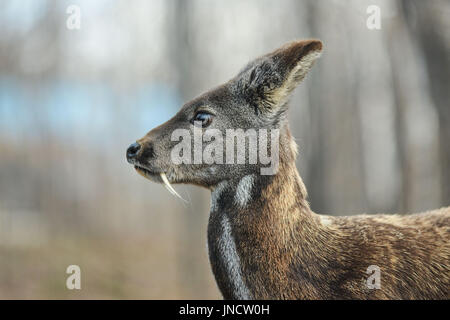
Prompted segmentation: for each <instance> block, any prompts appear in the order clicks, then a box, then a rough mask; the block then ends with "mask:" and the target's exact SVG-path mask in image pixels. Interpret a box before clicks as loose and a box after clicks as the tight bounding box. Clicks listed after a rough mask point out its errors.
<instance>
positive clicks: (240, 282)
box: [127, 40, 450, 299]
mask: <svg viewBox="0 0 450 320" xmlns="http://www.w3.org/2000/svg"><path fill="white" fill-rule="evenodd" d="M321 50H322V43H321V42H320V41H318V40H306V41H296V42H292V43H289V44H287V45H285V46H283V47H282V48H280V49H278V50H276V51H274V52H272V53H270V54H268V55H265V56H262V57H260V58H258V59H256V60H255V61H253V62H251V63H250V64H249V65H248V66H247V67H246V68H244V69H243V70H242V71H241V72H240V73H239V75H238V76H237V77H235V78H233V79H232V80H230V81H229V82H227V83H226V84H224V85H222V86H219V87H218V88H216V89H214V90H212V91H210V92H207V93H206V94H204V95H202V96H200V97H198V98H196V99H194V100H192V101H191V102H189V103H187V104H186V105H184V106H183V108H182V109H181V110H180V111H179V112H178V113H177V115H175V116H174V117H173V118H172V119H171V120H169V121H168V122H166V123H165V124H163V125H161V126H159V127H157V128H155V129H153V130H152V131H150V132H149V133H148V134H147V135H146V136H145V137H144V138H143V139H141V140H139V141H138V143H139V145H140V146H141V149H140V151H139V153H136V154H133V155H129V154H127V158H128V161H129V162H130V163H131V164H133V165H134V166H135V168H136V170H138V172H140V173H141V174H142V175H144V176H145V177H147V178H149V179H151V180H153V181H156V182H161V179H160V176H159V173H161V172H164V173H165V174H166V175H167V178H168V179H169V180H170V182H171V183H191V184H195V185H199V186H203V187H206V188H208V189H210V190H211V191H212V192H213V205H212V207H211V215H210V221H209V225H208V244H209V255H210V261H211V266H212V269H213V272H214V275H215V277H216V280H217V284H218V286H219V288H220V290H221V292H222V294H223V296H224V297H225V298H226V299H247V298H253V299H449V298H450V293H449V289H450V267H449V263H450V208H442V209H440V210H435V211H430V212H426V213H421V214H414V215H405V216H402V215H359V216H348V217H331V216H323V215H318V214H316V213H314V212H312V211H311V209H310V207H309V204H308V202H307V200H306V199H307V193H306V188H305V186H304V184H303V182H302V179H301V178H300V176H299V174H298V172H297V169H296V167H295V158H296V145H295V142H294V141H293V138H292V137H291V134H290V131H289V127H288V124H287V120H286V110H287V99H288V97H289V94H290V93H291V92H292V90H293V89H294V88H295V86H296V85H297V84H298V83H299V82H300V81H301V80H302V79H303V77H304V76H305V75H306V73H307V72H308V71H309V70H310V68H311V67H312V65H313V63H314V61H315V59H317V58H318V57H319V55H320V51H321ZM205 109H207V110H209V111H210V112H211V113H212V114H214V116H213V119H212V120H211V122H210V123H211V124H210V127H211V128H214V129H217V130H220V131H222V132H224V131H225V130H226V129H228V128H244V129H247V128H257V129H258V128H264V129H273V128H275V129H280V166H279V170H278V172H277V173H276V174H275V175H268V176H265V175H260V174H259V167H260V165H259V164H257V165H252V166H250V165H245V164H240V165H239V164H236V165H235V164H233V165H219V164H211V165H206V164H197V165H195V164H180V165H174V164H173V163H172V162H171V160H170V150H171V148H172V147H173V145H174V142H173V141H171V140H170V134H171V132H172V131H173V130H175V129H178V128H185V129H186V130H192V128H193V126H192V119H193V118H195V115H196V114H197V112H199V110H201V112H204V110H205ZM130 148H131V147H130ZM129 150H131V149H129ZM248 176H250V177H252V179H251V181H252V184H251V186H250V187H248V188H247V189H246V190H245V192H247V193H248V194H245V196H246V197H247V198H248V199H247V198H246V201H245V205H239V203H238V204H236V202H235V197H236V194H237V193H238V191H239V186H240V182H242V181H243V179H244V178H245V177H248ZM247 200H248V201H247ZM371 265H376V266H378V267H379V268H380V279H381V288H380V289H370V288H369V287H368V285H367V279H368V278H369V276H370V274H367V273H366V271H367V268H368V267H369V266H371Z"/></svg>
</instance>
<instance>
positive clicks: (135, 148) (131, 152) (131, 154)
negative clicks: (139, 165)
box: [127, 142, 141, 161]
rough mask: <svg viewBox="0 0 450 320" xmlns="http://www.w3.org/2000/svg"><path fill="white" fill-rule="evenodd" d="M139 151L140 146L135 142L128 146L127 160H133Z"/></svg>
mask: <svg viewBox="0 0 450 320" xmlns="http://www.w3.org/2000/svg"><path fill="white" fill-rule="evenodd" d="M139 150H141V145H140V144H139V143H137V142H135V143H133V144H132V145H130V146H129V147H128V149H127V160H128V161H131V160H133V159H134V158H136V156H137V154H138V153H139Z"/></svg>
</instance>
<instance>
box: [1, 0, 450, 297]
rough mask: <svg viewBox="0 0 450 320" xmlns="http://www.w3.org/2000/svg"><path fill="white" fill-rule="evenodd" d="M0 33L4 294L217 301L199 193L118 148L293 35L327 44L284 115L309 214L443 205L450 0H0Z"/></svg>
mask: <svg viewBox="0 0 450 320" xmlns="http://www.w3.org/2000/svg"><path fill="white" fill-rule="evenodd" d="M71 4H75V5H78V6H79V7H80V8H81V29H80V30H69V29H68V28H67V27H66V20H67V18H68V17H69V15H68V14H67V13H66V9H67V7H68V6H69V5H71ZM372 4H375V5H378V6H379V7H380V8H381V17H382V21H381V30H369V29H368V28H367V27H366V20H367V18H368V16H369V15H368V14H367V13H366V9H367V7H368V6H369V5H372ZM0 30H1V31H0V298H7V299H8V298H25V299H26V298H43V299H46V298H62V299H66V298H67V299H77V298H125V299H128V298H138V299H139V298H149V299H154V298H159V299H165V298H174V299H177V298H186V299H190V298H192V299H195V298H203V299H209V298H220V294H219V291H218V290H217V287H216V284H215V282H214V279H213V276H212V273H211V271H210V267H209V262H208V257H207V251H206V226H207V219H208V212H209V201H210V200H209V193H208V192H207V191H205V190H200V189H199V188H195V187H189V186H175V188H177V189H178V190H179V191H180V193H181V194H182V196H183V197H185V198H189V199H190V203H189V204H187V205H184V204H183V203H181V202H180V201H178V200H177V199H175V198H173V197H172V196H171V195H170V194H169V193H168V192H166V191H165V189H164V188H163V187H162V186H161V185H157V184H152V183H150V182H149V181H146V180H145V179H143V178H142V177H140V176H139V175H137V174H136V172H135V171H134V170H133V169H132V167H131V166H130V165H129V164H127V162H126V160H125V150H126V148H127V147H128V145H129V144H130V143H132V142H133V141H134V140H135V139H137V138H139V137H141V136H143V135H144V134H145V133H146V132H147V131H149V130H150V129H151V128H153V127H155V126H156V125H158V124H160V123H162V122H163V121H165V120H167V119H169V118H170V117H171V116H172V115H173V114H174V113H175V112H176V111H177V110H178V109H179V108H180V107H181V105H182V104H183V101H187V100H189V99H191V98H193V97H195V96H196V95H198V94H200V93H202V92H203V91H205V90H207V89H209V88H211V87H213V86H216V85H217V84H219V83H222V82H224V81H227V80H228V79H229V78H231V77H232V76H234V75H235V74H236V73H237V72H238V71H239V70H240V68H242V67H243V66H244V65H245V64H246V63H247V62H248V60H249V59H253V58H255V57H256V56H259V55H261V54H264V53H266V52H268V51H271V50H273V49H275V48H277V47H278V46H280V45H282V44H283V43H285V42H287V41H290V40H293V39H302V38H311V37H314V38H320V39H321V40H322V41H323V42H324V44H325V50H324V54H323V56H322V58H321V59H320V60H319V62H318V63H317V64H316V65H315V67H314V68H313V70H312V71H311V73H310V74H309V76H307V78H306V79H305V81H304V82H303V84H302V85H301V86H300V88H299V89H297V91H296V92H295V94H294V97H293V99H292V101H291V110H290V123H291V129H292V131H293V133H294V135H295V137H296V139H297V141H298V143H299V146H300V156H299V159H298V167H299V170H300V173H301V175H302V177H303V178H304V181H305V183H306V186H307V188H308V190H309V194H310V198H309V199H310V202H311V206H312V209H313V210H315V211H316V212H320V213H328V214H335V215H343V214H357V213H363V212H367V213H377V212H387V213H394V212H402V213H407V212H415V211H421V210H427V209H433V208H438V207H441V206H445V205H449V204H450V104H449V101H450V96H449V95H450V87H449V84H450V79H449V77H450V72H449V70H450V66H449V64H450V61H449V58H450V1H448V0H432V1H423V0H405V1H376V0H371V1H361V0H353V1H337V0H336V1H333V0H320V1H317V0H311V1H297V0H282V1H273V0H272V1H267V0H253V1H241V0H228V1H206V0H190V1H188V0H172V1H167V0H152V1H146V0H133V1H129V0H127V1H125V0H116V1H115V0H83V1H81V0H78V1H77V0H71V1H64V0H59V1H50V0H21V1H16V0H0ZM71 264H76V265H79V266H80V267H81V275H82V283H81V285H82V289H81V290H68V289H66V286H65V282H66V278H67V276H68V275H67V274H66V273H65V271H66V268H67V266H68V265H71Z"/></svg>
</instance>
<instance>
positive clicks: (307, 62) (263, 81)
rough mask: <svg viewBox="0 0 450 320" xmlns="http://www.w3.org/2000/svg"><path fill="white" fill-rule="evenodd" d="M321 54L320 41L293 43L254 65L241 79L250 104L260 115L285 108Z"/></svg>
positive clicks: (262, 58) (248, 67) (258, 60)
mask: <svg viewBox="0 0 450 320" xmlns="http://www.w3.org/2000/svg"><path fill="white" fill-rule="evenodd" d="M321 51H322V42H321V41H319V40H304V41H294V42H291V43H288V44H286V45H284V46H283V47H281V48H279V49H277V50H276V51H274V52H272V53H269V54H267V55H265V56H263V57H261V58H259V59H257V60H255V61H253V62H251V63H250V64H249V65H248V66H247V68H245V69H244V70H243V71H242V72H241V73H240V75H239V76H238V77H239V79H240V81H241V82H243V83H241V88H243V89H244V94H245V95H246V97H247V99H248V102H249V103H251V104H252V105H254V106H255V107H257V108H258V109H259V110H261V111H269V110H270V111H274V109H276V107H278V106H283V105H284V104H285V103H286V102H287V100H288V98H289V95H290V93H291V92H292V91H293V90H294V89H295V87H296V86H297V85H298V84H299V83H300V81H302V80H303V78H304V77H305V75H306V74H307V73H308V71H309V70H310V69H311V67H312V65H313V64H314V61H315V60H317V58H319V57H320V55H321Z"/></svg>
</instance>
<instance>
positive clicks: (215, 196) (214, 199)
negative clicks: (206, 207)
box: [211, 181, 228, 212]
mask: <svg viewBox="0 0 450 320" xmlns="http://www.w3.org/2000/svg"><path fill="white" fill-rule="evenodd" d="M227 186H228V182H227V181H222V182H219V183H218V184H217V186H216V187H215V188H214V190H213V191H212V192H211V212H213V211H216V210H218V209H219V205H218V201H219V199H220V197H221V196H222V193H223V192H224V190H225V189H226V187H227Z"/></svg>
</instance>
